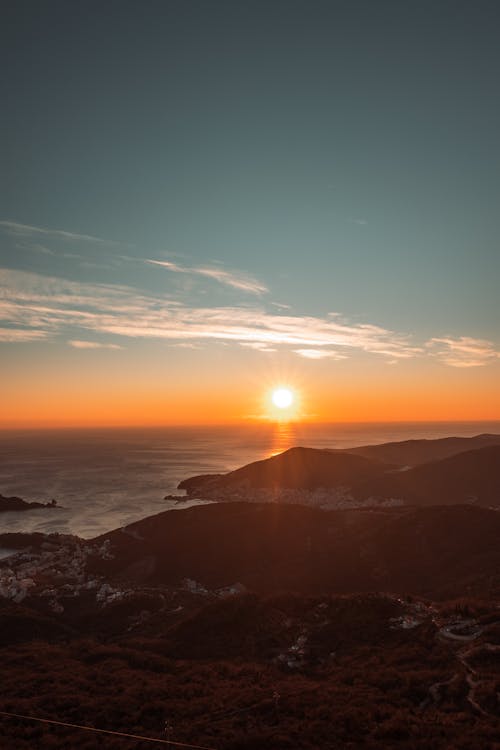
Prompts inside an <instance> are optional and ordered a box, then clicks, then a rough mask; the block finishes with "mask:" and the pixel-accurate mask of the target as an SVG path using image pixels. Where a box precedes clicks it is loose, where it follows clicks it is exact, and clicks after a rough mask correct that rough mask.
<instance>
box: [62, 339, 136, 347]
mask: <svg viewBox="0 0 500 750" xmlns="http://www.w3.org/2000/svg"><path fill="white" fill-rule="evenodd" d="M68 344H69V345H70V346H72V347H74V348H75V349H123V346H120V345H119V344H103V343H101V342H99V341H79V340H78V339H72V340H70V341H68Z"/></svg>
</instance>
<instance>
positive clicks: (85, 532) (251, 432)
mask: <svg viewBox="0 0 500 750" xmlns="http://www.w3.org/2000/svg"><path fill="white" fill-rule="evenodd" d="M482 432H493V433H500V422H481V423H472V422H467V423H457V422H454V423H448V424H446V423H443V422H441V423H429V424H425V423H422V422H420V423H417V424H403V423H399V424H394V423H392V424H374V423H371V424H359V423H357V424H321V425H318V424H315V425H299V424H294V425H289V424H286V425H285V424H281V425H280V424H278V425H271V424H262V425H252V426H244V427H240V426H239V427H200V428H193V427H182V428H181V427H176V428H172V427H169V428H140V429H139V428H137V429H107V430H58V431H47V430H44V431H22V432H21V431H19V432H0V494H2V495H7V496H9V495H17V496H20V497H22V498H24V499H25V500H30V501H32V500H38V501H43V502H46V501H47V500H51V499H52V498H55V499H56V500H57V502H58V504H59V505H60V506H62V507H60V508H58V509H54V510H34V511H27V512H21V513H0V533H1V532H5V531H44V532H53V531H58V532H61V533H73V534H78V535H79V536H82V537H85V538H92V537H94V536H97V535H98V534H102V533H104V532H106V531H109V530H111V529H114V528H117V527H119V526H123V525H125V524H128V523H131V522H132V521H137V520H139V519H140V518H144V517H145V516H148V515H151V514H153V513H158V512H160V511H162V510H169V509H172V508H174V507H176V505H175V502H174V501H169V500H164V499H163V498H164V496H165V495H166V494H170V493H175V492H176V487H177V485H178V483H179V482H180V481H181V480H182V479H186V478H187V477H190V476H193V475H194V474H203V473H211V472H225V471H230V470H231V469H236V468H237V467H238V466H242V465H243V464H246V463H249V462H250V461H255V460H257V459H261V458H265V457H268V456H270V455H273V454H274V453H278V452H281V451H283V450H286V449H287V448H290V447H292V446H296V445H306V446H310V447H316V448H347V447H349V446H356V445H368V444H372V443H383V442H388V441H392V440H407V439H409V438H437V437H446V436H448V435H463V436H468V435H476V434H479V433H482ZM178 494H182V493H178ZM177 507H179V506H177ZM180 507H184V506H180Z"/></svg>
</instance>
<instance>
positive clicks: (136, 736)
mask: <svg viewBox="0 0 500 750" xmlns="http://www.w3.org/2000/svg"><path fill="white" fill-rule="evenodd" d="M0 716H6V717H8V718H11V719H25V720H27V721H38V722H40V723H41V724H55V725H57V726H60V727H69V728H70V729H82V730H84V731H86V732H97V733H98V734H113V735H115V736H117V737H128V738H129V739H132V740H142V741H143V742H157V743H159V744H161V745H170V746H175V747H187V748H192V749H193V750H215V748H213V747H207V746H206V745H190V744H189V743H188V742H175V741H174V740H162V739H156V738H155V737H143V736H142V735H140V734H128V733H127V732H114V731H112V730H111V729H98V728H97V727H87V726H84V725H82V724H69V723H68V722H66V721H56V720H55V719H41V718H40V717H38V716H25V715H23V714H13V713H9V712H8V711H0Z"/></svg>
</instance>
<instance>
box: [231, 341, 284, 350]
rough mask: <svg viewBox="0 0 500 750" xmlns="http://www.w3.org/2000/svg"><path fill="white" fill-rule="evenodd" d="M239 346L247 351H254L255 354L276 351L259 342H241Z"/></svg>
mask: <svg viewBox="0 0 500 750" xmlns="http://www.w3.org/2000/svg"><path fill="white" fill-rule="evenodd" d="M240 346H245V347H247V348H248V349H255V351H257V352H275V351H277V350H276V349H275V348H274V347H272V346H269V345H268V344H263V343H262V342H261V341H241V342H240Z"/></svg>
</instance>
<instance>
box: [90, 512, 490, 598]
mask: <svg viewBox="0 0 500 750" xmlns="http://www.w3.org/2000/svg"><path fill="white" fill-rule="evenodd" d="M127 532H128V533H126V534H124V533H123V532H122V531H115V532H111V533H110V534H107V535H105V537H102V538H100V539H99V540H98V541H102V540H103V539H109V542H110V545H111V550H112V554H113V558H112V559H110V560H105V561H103V560H99V561H98V570H99V572H104V573H105V574H106V576H108V577H111V578H112V579H116V580H124V581H126V580H132V581H136V582H137V581H140V582H142V583H148V584H149V583H156V584H158V583H165V584H174V583H176V582H179V581H181V580H182V579H185V578H189V579H194V580H196V581H198V582H200V583H201V584H202V585H204V586H207V587H209V588H218V587H223V586H228V585H231V584H233V583H235V582H240V583H241V584H243V585H244V586H245V587H246V588H248V589H251V590H254V591H260V592H272V591H280V590H289V591H300V592H307V593H316V592H335V593H345V592H352V591H379V590H380V591H382V590H383V591H401V592H405V593H415V594H416V593H419V594H423V595H426V596H430V597H443V596H448V597H449V596H461V595H462V594H464V593H465V592H467V593H469V594H471V593H481V594H486V593H488V594H489V593H490V592H491V591H492V590H493V589H497V588H499V587H500V543H499V542H500V514H499V513H498V512H496V511H493V510H487V509H485V508H476V507H473V506H452V507H432V508H394V509H384V510H376V511H375V510H371V511H368V510H350V511H322V510H318V509H314V508H306V507H303V506H300V505H287V504H282V505H281V504H269V503H221V504H214V505H206V506H198V507H192V508H189V509H187V510H183V511H168V512H166V513H160V514H159V515H157V516H152V517H150V518H147V519H144V520H143V521H139V522H138V523H135V524H132V525H131V526H129V527H127Z"/></svg>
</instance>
